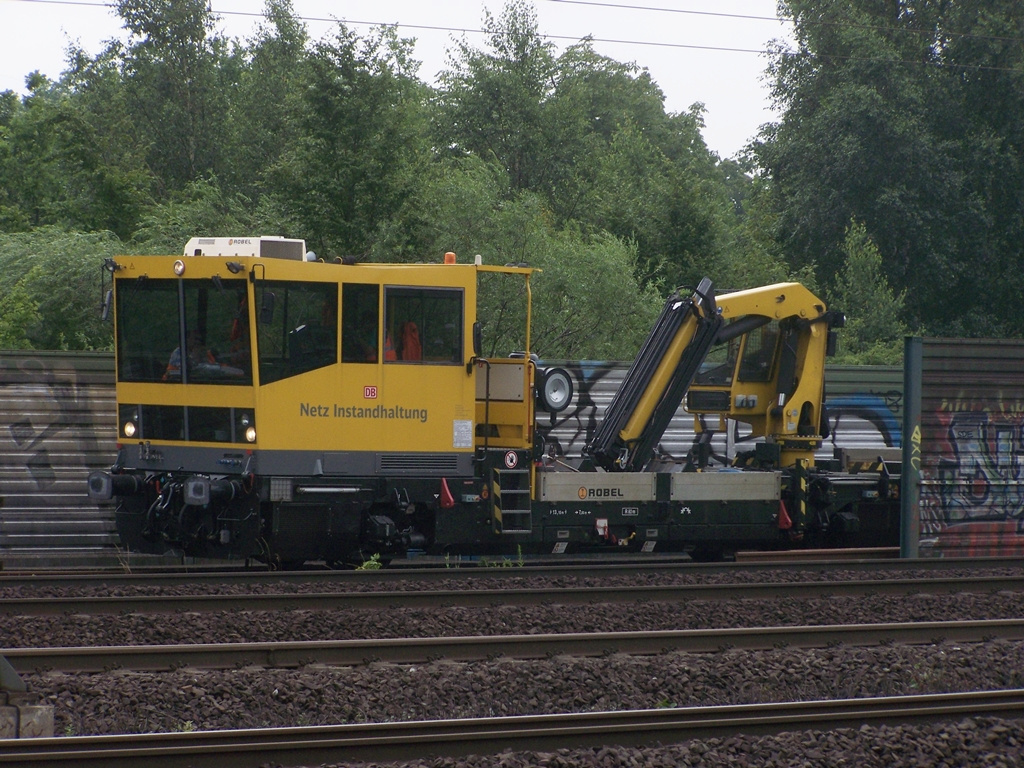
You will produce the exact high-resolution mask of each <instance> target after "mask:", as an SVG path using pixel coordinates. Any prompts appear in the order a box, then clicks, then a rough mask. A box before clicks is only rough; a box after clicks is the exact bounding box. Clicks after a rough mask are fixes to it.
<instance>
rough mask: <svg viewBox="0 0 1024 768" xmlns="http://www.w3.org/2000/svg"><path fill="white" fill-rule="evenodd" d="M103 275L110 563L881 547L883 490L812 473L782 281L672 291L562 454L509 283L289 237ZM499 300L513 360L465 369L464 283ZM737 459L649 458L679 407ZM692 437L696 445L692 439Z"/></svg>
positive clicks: (816, 342)
mask: <svg viewBox="0 0 1024 768" xmlns="http://www.w3.org/2000/svg"><path fill="white" fill-rule="evenodd" d="M105 268H106V270H107V271H109V272H110V274H111V276H112V279H113V288H112V292H111V293H110V294H109V295H108V301H107V306H108V308H112V309H113V311H114V319H115V345H116V362H117V413H118V423H117V430H118V432H117V434H118V453H117V459H116V461H115V463H114V465H113V466H112V467H111V469H110V470H109V471H106V472H96V473H93V475H92V476H90V478H89V493H90V495H91V496H92V497H93V498H94V499H96V500H101V501H102V500H109V499H112V498H114V499H116V501H117V509H116V513H115V517H116V521H117V528H118V532H119V534H120V537H121V540H122V543H123V545H124V546H126V547H127V548H129V549H130V550H131V551H134V552H150V553H157V554H162V553H165V552H167V551H173V552H179V553H182V554H185V555H190V556H195V557H214V558H256V559H260V560H265V561H267V562H270V563H274V564H280V565H293V564H297V563H300V562H302V561H307V560H324V561H326V562H327V563H329V564H332V565H334V564H338V565H340V564H346V563H347V564H352V563H359V562H360V561H361V560H364V559H366V558H367V557H370V556H372V555H380V556H381V557H382V558H385V559H387V558H391V557H394V556H398V555H403V554H405V553H407V552H409V551H411V550H417V551H424V552H427V553H434V554H440V553H445V552H448V553H459V554H495V553H516V552H524V553H555V554H557V553H565V552H581V551H588V552H593V551H605V550H613V551H617V552H621V551H623V550H631V551H644V552H654V551H657V552H667V551H684V550H686V551H691V552H694V553H695V554H698V555H704V556H715V555H720V554H722V553H725V552H728V551H730V550H735V549H737V548H776V547H789V546H794V545H799V544H802V543H805V542H806V543H813V544H815V545H820V544H828V543H831V544H846V545H879V544H894V543H896V541H897V540H898V501H897V498H898V477H897V476H895V475H894V474H892V473H891V471H890V468H889V467H887V466H886V465H885V463H884V462H881V461H879V462H876V463H875V464H874V465H873V466H871V467H869V468H867V469H866V470H863V471H859V472H856V473H854V472H851V471H846V470H844V469H843V468H839V467H833V466H826V467H822V466H817V465H816V463H815V457H814V453H815V450H816V449H818V448H819V447H820V446H821V443H822V439H823V437H824V436H823V435H822V434H821V433H822V427H821V426H820V425H823V424H825V423H826V420H825V418H824V415H823V410H822V409H823V381H824V362H825V357H826V354H827V352H828V350H829V346H830V344H831V343H832V340H833V338H834V336H833V332H832V330H831V329H832V326H833V325H839V324H841V323H840V322H839V321H840V319H841V316H839V315H836V314H834V313H831V312H827V311H826V309H825V306H824V304H823V303H822V302H821V301H820V300H819V299H817V298H816V297H815V296H813V295H812V294H811V293H810V292H809V291H807V290H806V289H805V288H804V287H802V286H800V285H799V284H795V283H786V284H778V285H772V286H767V287H763V288H758V289H753V290H748V291H741V292H735V293H729V294H725V295H724V296H721V297H716V296H715V294H714V290H713V288H712V285H711V282H710V281H709V280H707V279H705V280H704V281H702V283H701V285H700V286H698V288H697V289H695V290H694V291H692V293H690V294H689V295H681V294H676V295H673V297H671V298H670V299H669V301H668V302H667V303H666V305H665V308H664V310H663V311H662V314H661V316H660V318H659V319H658V322H657V323H656V325H655V327H654V329H652V331H651V334H650V336H649V337H648V339H647V341H646V342H645V344H644V345H643V348H642V349H641V351H640V354H639V355H638V357H637V359H636V361H635V362H634V363H633V365H632V367H631V368H630V371H629V373H628V374H627V376H626V378H625V380H624V382H623V384H622V387H621V389H620V390H619V392H618V394H617V395H616V396H615V398H614V400H613V402H612V403H611V405H610V406H609V408H608V410H607V413H606V414H605V415H604V418H603V420H602V421H601V423H600V426H599V428H598V429H597V430H596V432H595V433H594V436H593V439H592V440H591V441H590V443H589V444H588V446H587V450H586V453H585V455H584V456H583V457H577V458H575V459H568V458H566V457H561V458H559V460H557V461H551V460H550V458H551V457H549V456H548V455H547V452H546V448H545V445H544V440H543V437H542V436H541V434H540V432H539V431H538V429H537V428H536V411H537V409H538V408H539V409H541V410H543V411H546V412H558V411H560V410H562V409H563V408H565V407H566V406H567V405H568V404H569V402H570V400H571V398H572V395H573V382H572V379H571V377H570V376H569V375H568V374H567V373H566V371H565V370H563V369H559V368H552V369H543V368H540V367H538V364H537V362H536V360H535V358H534V357H533V356H532V355H531V354H530V347H529V343H530V311H529V310H530V304H529V297H530V290H529V289H530V277H531V274H532V270H531V269H530V268H528V267H525V266H489V265H484V264H481V263H480V259H479V258H478V259H477V261H476V263H456V259H455V256H454V254H446V256H445V258H444V261H443V263H436V264H401V265H391V264H347V263H324V262H323V261H319V260H316V258H315V256H313V255H312V254H309V253H307V252H306V249H305V243H304V242H303V241H301V240H286V239H283V238H241V239H237V238H205V239H204V238H194V239H193V240H191V241H190V242H189V244H188V245H187V246H186V249H185V255H183V256H122V257H117V258H115V259H110V260H108V261H107V262H106V263H105ZM485 275H487V276H496V275H497V276H501V279H502V280H509V281H515V282H514V283H512V284H510V285H509V290H510V291H517V292H518V293H520V294H521V295H522V296H523V297H524V301H523V305H524V306H523V311H522V313H521V316H522V318H523V328H522V329H521V330H522V337H521V338H522V339H523V341H524V344H525V348H524V349H523V350H521V351H520V352H519V353H518V354H516V355H514V356H511V357H500V358H498V357H484V356H483V355H482V353H481V336H482V331H481V324H480V322H478V318H477V304H478V290H479V285H478V281H479V280H480V279H481V277H482V276H485ZM684 396H685V398H686V403H687V410H688V411H689V412H690V413H692V414H694V415H695V416H696V417H697V418H698V419H699V420H700V421H701V423H704V424H706V423H707V421H706V420H707V418H708V417H709V416H710V417H717V418H718V419H719V420H720V421H721V423H722V424H724V423H725V422H726V420H735V421H737V422H742V423H745V424H747V425H749V426H748V429H749V430H751V433H752V434H753V435H754V436H760V437H761V438H763V439H762V440H761V441H760V442H758V443H757V445H756V447H755V448H754V450H752V451H750V452H749V453H746V454H743V455H740V456H738V457H736V460H735V461H732V462H730V463H729V466H721V467H717V468H716V467H714V466H713V464H714V463H715V462H714V456H713V451H712V450H711V448H710V443H709V441H707V440H704V439H702V436H701V435H698V439H697V440H696V441H695V445H694V448H693V450H692V451H691V452H690V456H689V457H688V459H687V461H686V462H683V463H668V462H663V461H661V460H659V459H658V458H657V457H656V455H655V454H656V447H657V443H658V440H659V439H660V437H661V435H662V433H663V432H664V430H665V428H666V427H667V425H668V423H669V421H670V420H671V419H672V418H673V416H674V415H675V413H676V411H677V409H678V407H679V405H680V403H681V402H682V400H683V398H684ZM704 434H710V433H704Z"/></svg>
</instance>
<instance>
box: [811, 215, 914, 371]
mask: <svg viewBox="0 0 1024 768" xmlns="http://www.w3.org/2000/svg"><path fill="white" fill-rule="evenodd" d="M843 251H844V254H845V257H846V258H845V260H844V265H843V269H842V272H841V273H840V274H839V275H837V277H836V282H835V289H834V290H833V291H831V292H830V294H829V300H828V304H829V308H830V309H838V310H840V311H842V312H844V313H845V315H846V326H845V327H844V329H843V331H842V336H841V339H842V343H841V344H840V350H841V351H840V354H839V355H838V356H837V357H836V360H835V362H837V363H847V364H862V365H899V364H901V363H902V362H903V337H904V336H908V335H910V330H909V328H908V327H907V325H906V324H905V323H904V322H903V320H902V319H901V318H902V316H903V313H904V301H905V298H906V294H905V292H900V293H898V294H897V293H894V292H893V290H892V288H891V287H890V286H889V284H888V282H887V281H886V279H885V275H884V274H883V272H882V255H881V253H879V251H878V248H877V247H876V246H875V244H874V243H873V242H871V238H870V237H869V236H868V233H867V229H866V228H865V226H864V225H863V224H861V223H859V222H853V223H851V225H850V226H849V228H848V229H847V230H846V238H845V240H844V241H843Z"/></svg>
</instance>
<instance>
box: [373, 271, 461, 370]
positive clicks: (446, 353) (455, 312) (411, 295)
mask: <svg viewBox="0 0 1024 768" xmlns="http://www.w3.org/2000/svg"><path fill="white" fill-rule="evenodd" d="M462 303H463V292H462V290H460V289H449V288H406V287H390V286H389V287H386V288H385V289H384V334H385V337H384V361H385V362H396V363H419V364H423V363H433V364H450V365H461V364H462V363H463V362H464V361H463V359H462V348H463V343H462V326H463V322H462V318H463V308H462Z"/></svg>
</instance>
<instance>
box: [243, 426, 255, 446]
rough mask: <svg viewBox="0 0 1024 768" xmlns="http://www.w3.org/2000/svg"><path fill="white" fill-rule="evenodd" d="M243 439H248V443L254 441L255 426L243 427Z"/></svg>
mask: <svg viewBox="0 0 1024 768" xmlns="http://www.w3.org/2000/svg"><path fill="white" fill-rule="evenodd" d="M245 439H246V440H248V441H249V442H250V443H255V442H256V427H246V428H245Z"/></svg>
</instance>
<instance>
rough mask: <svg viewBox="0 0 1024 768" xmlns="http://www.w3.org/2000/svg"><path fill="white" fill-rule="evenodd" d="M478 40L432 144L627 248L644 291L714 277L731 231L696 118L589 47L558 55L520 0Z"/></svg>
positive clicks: (456, 61) (450, 81)
mask: <svg viewBox="0 0 1024 768" xmlns="http://www.w3.org/2000/svg"><path fill="white" fill-rule="evenodd" d="M484 29H485V31H486V33H487V45H486V47H485V48H484V49H483V50H478V49H475V48H473V47H471V46H470V45H468V44H467V43H465V42H463V43H461V44H460V46H459V47H458V48H457V50H456V52H455V54H454V55H453V57H452V63H451V66H450V67H449V69H448V70H447V71H446V72H444V73H443V74H442V77H441V88H440V91H439V93H438V96H437V99H436V107H437V113H436V115H435V118H434V126H435V135H436V139H435V145H436V146H438V147H444V148H445V149H446V151H448V152H450V153H451V154H453V155H455V156H461V157H465V156H473V157H477V158H480V159H481V160H483V161H485V162H493V163H495V164H496V165H497V166H498V167H500V168H501V169H502V170H503V172H504V173H505V175H506V176H507V178H508V180H509V193H510V194H513V195H514V194H516V193H517V192H521V191H530V192H534V193H537V194H539V195H542V196H543V198H544V200H545V205H546V207H547V208H548V209H549V210H550V211H551V213H552V214H553V215H554V217H555V221H556V222H557V223H558V225H560V226H561V225H568V224H570V223H575V225H577V226H579V227H581V228H582V230H583V231H585V232H588V233H592V234H594V235H597V234H598V233H600V232H602V231H605V232H610V233H612V234H614V235H615V236H617V237H618V238H619V239H620V240H630V241H633V242H635V243H636V246H637V249H638V258H637V260H636V263H637V270H638V274H639V275H640V277H641V279H643V280H646V281H656V280H657V279H658V277H659V275H661V276H663V277H664V279H665V281H666V282H668V283H678V282H684V281H688V280H693V279H699V277H700V275H697V277H696V278H694V277H693V275H694V274H695V273H697V272H700V271H701V270H706V269H710V270H711V271H713V267H714V265H715V262H716V261H717V260H718V258H719V257H720V255H721V253H720V250H721V248H722V246H723V244H724V243H727V242H728V241H729V239H728V238H727V237H725V232H726V231H727V230H728V228H729V227H730V226H731V225H732V224H733V221H732V220H731V219H730V216H731V213H732V212H731V208H730V206H729V204H728V196H727V194H726V189H725V186H724V184H723V179H722V177H721V175H720V174H719V173H718V172H717V170H716V163H715V158H714V157H713V155H712V153H710V152H709V151H708V149H707V147H706V146H705V144H704V142H703V140H702V138H701V136H700V129H701V127H702V126H703V123H702V119H701V111H702V109H703V107H701V106H700V105H695V106H694V108H693V109H692V110H691V111H690V112H688V113H686V114H680V115H668V114H666V113H665V110H664V95H663V94H662V92H661V90H660V89H659V88H658V86H657V85H656V84H655V83H654V82H653V81H652V80H651V78H650V75H649V74H648V73H647V72H646V71H643V70H641V69H640V68H639V67H637V66H636V65H635V64H623V63H620V62H616V61H614V60H612V59H609V58H607V57H604V56H600V55H598V54H597V53H596V52H595V51H594V50H593V47H592V45H591V43H590V41H589V40H584V41H583V42H581V43H579V44H577V45H573V46H570V47H569V48H568V49H566V51H565V52H564V53H562V54H561V55H558V56H556V55H555V52H554V47H553V46H552V44H551V43H549V42H547V41H545V40H544V39H543V38H542V36H541V35H540V34H539V32H538V29H537V21H536V14H535V13H534V11H533V9H532V6H530V5H529V4H528V3H527V2H526V0H510V2H509V3H508V4H507V5H506V6H505V8H504V10H503V12H502V14H501V15H500V16H498V17H493V16H491V15H490V14H489V13H485V20H484Z"/></svg>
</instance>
